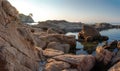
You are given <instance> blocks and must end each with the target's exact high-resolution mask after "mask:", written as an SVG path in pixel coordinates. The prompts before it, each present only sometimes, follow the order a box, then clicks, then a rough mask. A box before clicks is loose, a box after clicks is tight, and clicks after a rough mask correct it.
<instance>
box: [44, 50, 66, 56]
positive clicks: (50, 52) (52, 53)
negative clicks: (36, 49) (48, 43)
mask: <svg viewBox="0 0 120 71" xmlns="http://www.w3.org/2000/svg"><path fill="white" fill-rule="evenodd" d="M63 54H64V52H62V51H59V50H55V49H48V48H47V49H45V50H44V51H43V55H44V56H46V57H54V56H58V55H63Z"/></svg>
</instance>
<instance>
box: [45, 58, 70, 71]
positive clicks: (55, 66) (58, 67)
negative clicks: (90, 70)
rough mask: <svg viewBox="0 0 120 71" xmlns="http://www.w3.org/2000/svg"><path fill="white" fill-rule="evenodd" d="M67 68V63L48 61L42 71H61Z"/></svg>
mask: <svg viewBox="0 0 120 71" xmlns="http://www.w3.org/2000/svg"><path fill="white" fill-rule="evenodd" d="M67 68H70V64H69V63H67V62H63V61H56V60H54V59H52V60H51V59H50V60H49V61H48V63H47V64H46V66H45V69H44V71H62V70H64V69H67Z"/></svg>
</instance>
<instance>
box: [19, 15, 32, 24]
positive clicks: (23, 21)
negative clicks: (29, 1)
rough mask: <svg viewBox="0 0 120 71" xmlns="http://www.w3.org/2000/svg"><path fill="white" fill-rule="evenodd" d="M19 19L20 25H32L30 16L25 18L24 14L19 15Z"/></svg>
mask: <svg viewBox="0 0 120 71" xmlns="http://www.w3.org/2000/svg"><path fill="white" fill-rule="evenodd" d="M19 19H20V21H21V22H22V23H34V20H33V19H32V17H31V16H26V15H24V14H19Z"/></svg>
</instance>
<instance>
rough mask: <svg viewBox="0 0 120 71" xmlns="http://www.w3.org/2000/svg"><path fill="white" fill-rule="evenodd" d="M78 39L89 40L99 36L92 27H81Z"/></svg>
mask: <svg viewBox="0 0 120 71" xmlns="http://www.w3.org/2000/svg"><path fill="white" fill-rule="evenodd" d="M78 36H79V38H84V39H85V38H86V37H90V38H91V39H92V38H93V37H96V36H100V33H99V31H97V30H96V29H95V28H93V27H92V26H88V25H83V27H82V30H81V32H80V33H79V35H78Z"/></svg>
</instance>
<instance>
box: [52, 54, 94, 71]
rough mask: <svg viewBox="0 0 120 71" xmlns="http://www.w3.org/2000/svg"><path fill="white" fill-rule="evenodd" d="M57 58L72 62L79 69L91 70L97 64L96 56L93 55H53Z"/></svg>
mask: <svg viewBox="0 0 120 71" xmlns="http://www.w3.org/2000/svg"><path fill="white" fill-rule="evenodd" d="M53 59H55V60H59V61H64V62H67V63H70V64H71V66H73V68H75V69H78V71H90V70H91V69H92V68H93V66H94V64H95V57H94V56H92V55H70V54H66V55H59V56H55V57H53Z"/></svg>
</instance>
